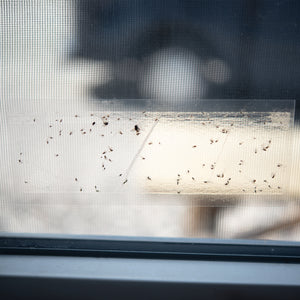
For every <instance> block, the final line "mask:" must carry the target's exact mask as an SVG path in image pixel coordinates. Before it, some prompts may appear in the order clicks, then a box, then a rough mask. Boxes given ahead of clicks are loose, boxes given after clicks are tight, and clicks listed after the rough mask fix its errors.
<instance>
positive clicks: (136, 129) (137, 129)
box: [134, 125, 141, 133]
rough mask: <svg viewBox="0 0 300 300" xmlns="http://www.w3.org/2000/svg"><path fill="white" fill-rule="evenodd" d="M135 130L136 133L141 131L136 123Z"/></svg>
mask: <svg viewBox="0 0 300 300" xmlns="http://www.w3.org/2000/svg"><path fill="white" fill-rule="evenodd" d="M134 130H135V132H136V133H139V132H140V130H141V129H140V127H139V126H138V125H134Z"/></svg>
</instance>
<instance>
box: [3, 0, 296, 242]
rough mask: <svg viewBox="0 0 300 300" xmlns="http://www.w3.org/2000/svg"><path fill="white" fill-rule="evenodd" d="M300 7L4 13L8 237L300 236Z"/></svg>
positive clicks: (66, 5)
mask: <svg viewBox="0 0 300 300" xmlns="http://www.w3.org/2000/svg"><path fill="white" fill-rule="evenodd" d="M298 8H299V5H298V3H297V2H296V1H287V2H282V3H273V2H270V1H256V2H255V3H254V2H248V1H246V2H243V3H238V2H235V1H231V2H229V3H227V2H226V3H225V2H224V3H222V2H219V1H201V2H196V1H163V2H161V1H154V0H152V1H128V2H124V1H79V0H78V1H45V2H40V3H39V2H34V3H33V2H30V3H28V2H24V1H16V2H4V3H2V5H1V20H2V21H1V24H2V26H1V39H2V41H1V53H2V60H1V65H2V68H1V69H2V79H1V94H2V97H1V98H2V101H1V186H0V197H1V202H0V203H1V204H0V205H1V210H0V230H1V231H2V232H6V233H30V234H32V233H39V234H46V233H53V234H81V235H105V236H140V237H142V236H148V237H199V238H216V239H271V240H287V241H299V238H300V233H299V232H300V231H299V230H300V225H299V224H300V212H299V203H298V200H299V193H300V186H299V184H298V182H299V178H300V177H299V153H300V152H299V141H300V137H299V130H298V129H297V128H298V123H297V122H298V118H299V112H298V110H299V105H298V104H299V101H298V97H299V87H298V84H297V79H298V77H299V76H298V75H299V74H298V73H299V71H298V69H299V66H298V61H299V60H298V59H297V58H298V53H299V47H300V38H299V28H298V23H299V22H298V14H297V9H298ZM217 99H223V100H217ZM295 116H296V123H295V122H294V121H295Z"/></svg>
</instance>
